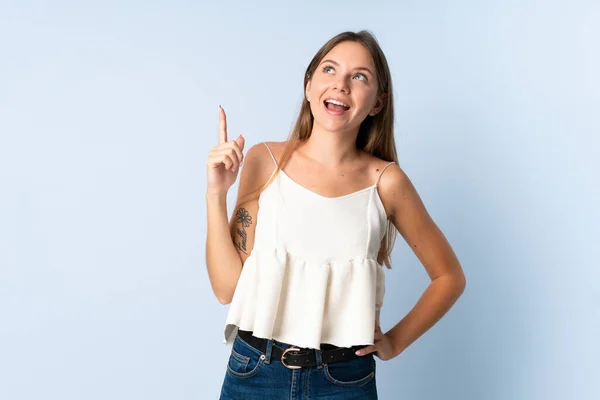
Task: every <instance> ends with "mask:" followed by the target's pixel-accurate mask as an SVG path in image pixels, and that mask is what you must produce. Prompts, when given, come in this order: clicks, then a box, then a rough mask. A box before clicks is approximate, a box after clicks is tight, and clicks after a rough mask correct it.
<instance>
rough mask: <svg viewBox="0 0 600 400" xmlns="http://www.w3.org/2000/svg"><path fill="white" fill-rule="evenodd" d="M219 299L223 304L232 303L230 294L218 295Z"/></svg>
mask: <svg viewBox="0 0 600 400" xmlns="http://www.w3.org/2000/svg"><path fill="white" fill-rule="evenodd" d="M217 300H219V303H221V304H223V305H227V304H229V303H231V297H229V296H217Z"/></svg>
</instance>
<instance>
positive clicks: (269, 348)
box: [265, 339, 273, 364]
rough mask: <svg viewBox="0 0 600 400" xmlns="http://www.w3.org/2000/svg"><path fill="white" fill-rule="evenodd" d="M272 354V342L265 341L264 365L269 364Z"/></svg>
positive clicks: (270, 340)
mask: <svg viewBox="0 0 600 400" xmlns="http://www.w3.org/2000/svg"><path fill="white" fill-rule="evenodd" d="M272 353H273V340H272V339H269V340H267V349H266V354H265V364H270V363H271V354H272Z"/></svg>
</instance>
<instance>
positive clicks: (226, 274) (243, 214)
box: [206, 109, 268, 304]
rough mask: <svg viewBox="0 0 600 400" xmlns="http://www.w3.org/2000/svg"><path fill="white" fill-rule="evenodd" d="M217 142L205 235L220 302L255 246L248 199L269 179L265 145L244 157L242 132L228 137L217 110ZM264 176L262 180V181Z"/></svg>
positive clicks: (253, 206)
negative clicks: (233, 192)
mask: <svg viewBox="0 0 600 400" xmlns="http://www.w3.org/2000/svg"><path fill="white" fill-rule="evenodd" d="M219 113H220V120H219V145H218V146H216V147H214V148H213V149H212V150H211V152H210V154H209V157H208V162H207V169H208V171H207V173H208V177H207V184H208V185H207V186H208V187H207V192H206V206H207V220H208V221H207V223H208V226H207V237H206V266H207V269H208V276H209V279H210V283H211V286H212V290H213V292H214V294H215V296H216V297H217V299H218V300H219V302H220V303H221V304H228V303H230V302H231V299H232V297H233V293H234V292H235V288H236V286H237V282H238V280H239V277H240V274H241V272H242V265H243V263H244V262H245V260H246V258H247V257H248V255H249V254H250V252H251V251H252V248H253V246H254V232H255V227H256V216H257V213H258V198H257V196H252V197H253V198H251V199H248V198H249V197H250V196H251V195H252V194H253V193H254V192H255V191H257V190H259V189H260V188H261V187H262V185H264V183H265V182H266V180H267V179H268V177H267V178H265V177H264V175H265V172H264V168H263V167H262V165H261V159H264V155H263V150H262V149H261V147H264V146H260V147H259V146H253V147H252V148H251V149H250V150H248V153H247V155H246V157H243V153H242V151H243V146H244V138H243V136H240V137H238V138H237V139H236V140H234V141H230V142H228V141H227V126H226V117H225V113H224V111H223V110H222V109H220V110H219ZM242 159H245V161H244V166H243V168H242V172H241V176H240V182H239V185H238V194H237V204H236V208H235V210H234V213H233V215H232V216H231V221H229V222H228V221H227V201H226V200H227V192H228V190H229V188H230V187H231V185H232V184H233V182H235V179H236V177H237V168H239V165H240V163H241V161H242ZM263 180H264V182H263Z"/></svg>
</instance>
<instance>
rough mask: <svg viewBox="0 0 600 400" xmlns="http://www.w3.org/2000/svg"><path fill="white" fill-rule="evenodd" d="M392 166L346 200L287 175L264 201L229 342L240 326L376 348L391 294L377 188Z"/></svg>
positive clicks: (310, 343) (294, 340) (308, 341)
mask: <svg viewBox="0 0 600 400" xmlns="http://www.w3.org/2000/svg"><path fill="white" fill-rule="evenodd" d="M264 144H265V146H267V144H266V143H264ZM267 149H268V150H269V153H270V154H271V157H272V158H273V161H274V162H275V164H276V165H277V161H276V159H275V157H274V156H273V153H272V152H271V149H269V146H267ZM391 164H393V162H391V163H389V164H387V165H386V166H385V168H383V170H382V171H381V173H380V175H379V176H378V178H377V181H376V182H375V184H374V185H372V186H370V187H367V188H364V189H362V190H358V191H356V192H353V193H350V194H347V195H344V196H339V197H325V196H322V195H320V194H317V193H315V192H313V191H310V190H308V189H306V188H304V187H303V186H301V185H300V184H298V183H296V182H295V181H293V180H292V179H291V178H290V177H288V176H287V175H286V174H285V172H283V170H281V171H279V173H278V174H277V176H276V177H275V178H274V179H273V181H272V182H271V183H270V184H269V186H268V187H267V188H266V189H265V190H264V191H263V192H262V193H261V194H260V197H259V199H258V204H259V209H258V216H257V221H256V232H255V241H254V247H253V248H252V251H251V252H250V255H249V256H248V258H247V259H246V261H245V263H244V266H243V268H242V272H241V275H240V278H239V281H238V283H237V287H236V289H235V293H234V295H233V299H232V301H231V305H230V308H229V312H228V315H227V320H226V325H225V332H224V335H225V339H224V341H223V343H224V344H228V345H231V344H232V343H233V340H234V339H235V337H236V335H237V330H238V328H239V329H242V330H246V331H253V332H254V336H257V337H261V338H267V339H274V340H278V341H280V342H284V343H288V344H293V345H295V346H299V347H305V348H314V349H318V348H320V345H321V343H329V344H333V345H336V346H340V347H350V346H355V345H369V344H373V343H374V334H375V323H376V322H377V323H378V322H379V311H380V309H381V306H382V305H383V297H384V292H385V274H384V270H383V267H382V266H381V265H380V264H378V263H377V255H378V253H379V248H380V245H381V240H382V238H383V237H384V235H385V234H386V230H387V218H386V213H385V209H384V207H383V203H382V202H381V198H380V197H379V193H378V191H377V184H378V183H379V179H380V178H381V174H383V172H384V171H385V169H386V168H387V167H388V166H390V165H391Z"/></svg>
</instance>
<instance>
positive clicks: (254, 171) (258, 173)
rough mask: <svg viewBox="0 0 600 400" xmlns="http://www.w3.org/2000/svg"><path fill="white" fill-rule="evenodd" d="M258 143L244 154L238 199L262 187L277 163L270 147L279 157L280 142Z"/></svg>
mask: <svg viewBox="0 0 600 400" xmlns="http://www.w3.org/2000/svg"><path fill="white" fill-rule="evenodd" d="M266 144H267V146H269V148H267V146H265V143H262V142H261V143H257V144H255V145H253V146H252V147H250V148H249V149H248V150H247V151H246V153H245V154H244V161H243V165H242V170H241V173H240V177H239V180H240V181H239V187H238V199H243V198H245V197H246V196H248V195H249V194H251V193H252V192H254V191H256V190H259V189H260V188H262V187H263V186H264V185H265V184H266V183H267V181H268V180H269V178H270V176H271V174H272V172H273V170H274V169H275V163H274V162H273V159H272V158H271V154H270V153H269V149H270V150H271V151H272V152H273V155H274V156H275V157H277V153H276V152H275V150H278V149H279V142H266Z"/></svg>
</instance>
